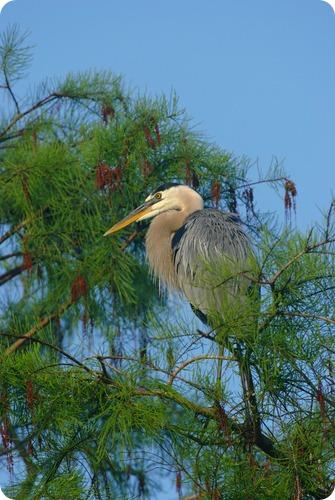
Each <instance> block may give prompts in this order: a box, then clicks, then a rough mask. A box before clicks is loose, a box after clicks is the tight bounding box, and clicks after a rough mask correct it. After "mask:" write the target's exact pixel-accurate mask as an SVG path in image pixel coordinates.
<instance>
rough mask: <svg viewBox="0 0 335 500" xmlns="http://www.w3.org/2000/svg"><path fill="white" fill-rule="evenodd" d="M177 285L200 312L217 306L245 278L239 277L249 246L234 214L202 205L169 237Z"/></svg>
mask: <svg viewBox="0 0 335 500" xmlns="http://www.w3.org/2000/svg"><path fill="white" fill-rule="evenodd" d="M172 250H173V256H174V266H175V271H176V275H177V280H178V286H179V288H180V289H181V290H182V291H183V292H184V294H185V295H186V297H187V298H188V300H189V301H190V302H191V304H193V306H194V307H196V308H198V309H200V311H202V312H204V313H208V312H210V311H211V310H220V307H221V306H222V303H223V301H224V300H226V299H227V296H231V297H236V296H237V294H238V293H239V291H240V289H241V288H247V286H248V285H249V281H248V280H246V279H245V278H241V272H243V266H245V263H246V261H247V259H248V257H249V256H250V254H251V253H252V252H251V248H250V244H249V241H248V238H247V236H246V234H245V233H244V231H243V229H242V225H241V222H240V220H239V218H238V216H237V215H236V214H231V213H223V212H220V211H219V210H215V209H204V210H200V211H198V212H195V213H193V214H191V215H190V216H189V217H188V218H187V219H186V221H185V224H184V226H183V227H182V228H181V229H179V230H178V231H177V232H176V233H175V236H174V238H173V239H172Z"/></svg>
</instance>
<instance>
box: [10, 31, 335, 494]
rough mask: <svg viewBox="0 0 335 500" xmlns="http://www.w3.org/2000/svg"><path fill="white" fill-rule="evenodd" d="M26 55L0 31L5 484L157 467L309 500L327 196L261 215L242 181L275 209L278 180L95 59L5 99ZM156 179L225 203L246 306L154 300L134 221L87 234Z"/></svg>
mask: <svg viewBox="0 0 335 500" xmlns="http://www.w3.org/2000/svg"><path fill="white" fill-rule="evenodd" d="M30 60H31V50H30V48H29V46H27V42H26V36H25V35H22V34H21V33H20V30H19V29H18V28H17V27H12V28H10V29H9V30H7V31H6V32H5V33H4V34H3V35H2V37H1V46H0V74H1V82H0V91H1V92H2V93H3V96H2V100H3V103H4V104H3V107H2V112H1V117H0V200H1V204H0V224H1V230H0V286H1V295H0V300H1V308H0V314H1V315H0V361H1V364H0V430H1V438H2V443H0V456H1V460H2V462H1V463H2V464H3V466H5V467H7V471H8V477H9V480H8V481H7V484H6V485H2V486H3V489H4V491H5V492H6V494H7V495H8V496H9V497H12V498H18V499H35V498H46V499H53V498H54V499H60V498H68V499H81V498H82V499H88V498H92V499H95V498H96V499H121V498H124V499H128V498H135V497H138V498H154V495H156V497H157V496H158V495H159V493H158V492H159V487H160V481H161V477H164V476H166V475H170V476H171V475H173V476H174V477H175V486H176V490H177V493H178V494H179V496H180V497H184V498H193V499H196V498H198V499H206V498H207V499H216V500H218V499H227V500H235V499H236V500H238V499H242V498H243V499H245V498H250V499H251V498H252V499H254V498H256V499H286V498H287V499H289V498H294V499H295V500H299V499H303V498H304V499H321V498H325V497H326V496H327V495H329V494H330V492H331V490H332V486H333V482H334V437H335V429H334V407H335V399H334V391H335V388H334V384H335V382H334V352H335V346H334V325H335V313H334V304H335V300H334V299H335V292H334V290H335V279H334V278H335V273H334V241H335V232H334V220H333V215H334V203H332V204H331V206H330V209H329V211H328V212H327V214H326V215H325V220H324V224H323V225H320V226H317V227H316V226H315V227H313V229H312V230H310V231H309V232H308V233H307V234H306V235H304V234H301V233H300V232H298V231H296V230H293V229H291V227H290V224H286V225H285V227H283V228H281V227H280V226H279V225H278V224H275V223H274V222H273V220H274V217H273V214H266V213H265V214H264V213H260V211H259V210H258V208H257V204H256V200H254V190H253V189H254V186H255V185H257V184H259V183H261V182H266V183H268V184H269V185H274V186H275V187H276V188H277V189H278V190H279V191H280V192H282V194H283V197H284V204H285V209H286V211H287V219H289V217H290V214H291V212H292V211H293V210H294V209H295V199H296V194H297V191H296V187H295V184H294V183H293V182H292V181H291V180H289V179H288V178H287V177H286V175H285V174H284V173H282V172H281V171H280V169H278V168H277V169H275V170H273V171H271V172H269V174H268V176H267V177H266V176H264V177H262V178H257V179H256V180H252V179H250V178H249V163H248V161H247V160H245V159H237V158H234V156H233V155H231V154H229V153H227V152H226V151H223V150H222V149H221V148H219V147H217V146H215V145H213V144H211V143H209V142H208V141H207V140H206V139H205V138H204V137H202V136H201V134H197V133H196V132H195V131H194V129H193V127H192V124H191V123H190V121H189V120H188V118H187V116H186V113H185V111H184V110H182V109H180V106H179V104H178V100H177V98H176V96H175V95H172V96H171V97H169V98H167V97H165V96H162V97H159V98H150V97H148V96H147V95H141V94H140V93H138V92H136V91H132V90H131V89H128V88H127V87H126V85H125V84H124V82H123V80H122V79H121V78H120V77H119V76H116V75H114V74H112V73H110V72H107V71H100V72H92V71H88V72H85V73H81V74H77V75H74V74H70V75H68V76H67V77H66V78H65V80H64V81H46V82H44V83H43V84H42V85H40V86H39V87H38V88H37V89H36V90H35V91H34V92H33V93H32V94H31V95H28V93H24V95H23V96H20V95H19V93H18V92H17V83H18V82H19V81H22V79H24V77H25V74H26V71H27V69H28V67H29V63H30ZM166 181H179V182H183V183H186V184H188V185H190V186H192V187H194V188H196V189H197V190H198V191H199V192H200V193H201V195H202V196H203V197H204V199H205V200H206V203H207V204H208V205H209V206H217V207H219V208H222V209H223V210H231V211H238V212H239V213H240V215H241V217H242V218H243V219H244V220H245V222H246V223H247V224H248V226H249V229H250V234H251V235H252V239H253V242H254V245H255V249H256V250H255V253H256V256H257V259H256V260H257V263H254V266H255V267H254V268H253V272H252V276H253V280H254V283H255V285H256V287H255V289H258V288H259V287H260V290H261V293H260V297H259V300H257V301H255V300H252V301H250V307H249V306H248V307H245V310H242V311H241V310H240V311H236V310H232V309H230V308H229V307H228V306H225V305H224V304H223V306H222V307H223V311H221V312H220V313H222V314H221V316H220V314H219V316H218V317H217V318H216V321H217V320H219V322H220V324H219V326H218V325H217V327H216V328H213V329H209V328H206V327H205V326H202V327H201V328H200V327H199V324H198V323H196V322H195V321H193V322H192V321H190V320H189V317H187V318H185V314H184V312H183V310H182V309H181V308H180V309H176V306H175V303H173V304H171V301H170V300H169V298H168V297H167V296H166V295H164V294H163V295H162V294H160V293H159V290H158V289H157V286H156V285H155V283H154V282H153V281H152V280H151V278H150V276H149V274H148V268H147V265H146V261H145V252H144V245H143V236H144V234H145V229H146V226H145V224H143V223H142V224H138V225H137V226H130V227H129V228H127V229H125V230H124V231H123V232H122V233H120V234H119V235H116V236H115V237H113V238H103V237H102V235H103V233H104V232H105V231H106V229H108V228H109V227H110V226H111V225H112V224H113V223H114V222H115V221H117V220H119V219H120V218H121V217H122V216H124V215H125V214H126V213H127V212H129V211H130V210H131V209H133V208H134V207H135V206H137V205H138V204H139V203H141V202H142V201H143V199H144V198H145V197H146V196H147V194H148V193H149V192H151V191H152V190H153V189H154V188H155V187H156V186H157V185H160V184H161V183H162V182H166ZM250 276H251V275H250ZM250 276H249V277H250ZM222 316H223V317H224V321H223V320H222ZM78 339H80V341H79V342H78ZM97 344H98V345H97ZM222 345H224V351H222V349H221V350H220V348H221V347H222ZM220 352H221V354H219V353H220ZM4 486H7V487H6V488H4ZM158 497H159V496H158Z"/></svg>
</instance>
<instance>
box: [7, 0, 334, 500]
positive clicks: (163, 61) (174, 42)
mask: <svg viewBox="0 0 335 500" xmlns="http://www.w3.org/2000/svg"><path fill="white" fill-rule="evenodd" d="M12 23H18V24H19V25H20V26H21V27H22V29H23V30H25V29H26V30H29V31H31V37H30V40H31V44H32V45H34V46H35V49H34V60H33V64H32V68H31V73H30V76H29V78H28V79H27V84H28V83H29V84H32V83H34V82H35V83H38V82H39V81H41V80H43V79H44V78H46V77H49V76H60V75H65V74H66V73H67V72H68V71H77V70H78V71H80V70H85V69H89V68H96V69H106V68H107V69H111V70H112V71H114V72H115V73H121V74H122V75H124V77H125V81H126V83H128V84H129V85H130V86H131V87H133V88H138V89H140V90H145V91H147V92H148V93H149V94H152V95H156V94H160V93H161V92H164V93H170V91H171V89H174V90H175V91H176V93H177V94H178V95H179V97H180V102H181V104H182V105H183V106H184V107H185V108H186V109H187V112H188V114H189V116H190V117H192V118H193V120H194V123H195V124H196V125H197V128H198V130H201V131H202V132H204V133H205V134H206V136H207V137H208V139H209V140H211V141H214V142H216V143H217V144H219V145H220V146H222V147H223V148H225V149H227V150H228V151H231V152H233V153H234V154H235V155H236V156H240V155H246V156H247V157H249V158H250V159H251V160H252V161H255V162H256V161H258V164H259V166H260V167H261V168H262V169H263V170H266V169H267V168H268V166H269V165H270V164H271V161H272V160H273V158H274V157H277V158H278V160H280V161H283V164H284V167H285V169H286V170H287V172H288V174H289V176H291V177H292V178H293V180H295V181H296V184H297V188H298V192H299V197H298V211H297V221H298V226H299V227H300V228H305V227H306V226H310V225H311V224H312V223H313V221H315V220H320V210H326V209H327V207H328V205H329V203H330V200H331V196H332V190H334V181H335V174H334V170H335V14H334V12H333V11H332V9H331V7H330V6H329V5H327V4H326V3H324V2H322V1H321V0H280V1H279V0H277V1H274V0H254V1H251V0H206V1H204V0H203V1H200V0H168V1H167V0H165V1H163V0H155V1H154V0H141V1H139V0H122V1H120V0H119V1H118V2H117V1H115V0H94V1H88V0H58V1H55V0H54V1H51V0H43V1H42V0H14V1H13V2H11V3H9V4H8V5H6V6H5V7H4V9H3V12H2V14H1V15H0V31H2V30H3V29H5V28H6V27H7V26H8V25H9V24H12ZM254 175H255V177H256V169H255V172H254ZM258 195H259V197H261V203H262V206H263V207H266V208H268V209H270V210H275V211H277V212H278V213H279V214H280V215H283V204H282V201H281V200H280V199H279V198H276V196H275V195H274V194H273V192H272V191H267V190H264V189H262V190H259V191H258ZM256 197H257V192H256ZM161 498H163V497H161ZM168 498H172V497H168Z"/></svg>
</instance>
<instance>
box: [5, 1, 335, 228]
mask: <svg viewBox="0 0 335 500" xmlns="http://www.w3.org/2000/svg"><path fill="white" fill-rule="evenodd" d="M14 22H15V23H18V24H19V25H21V26H22V28H24V29H28V30H30V31H31V43H32V44H33V45H35V57H34V62H33V65H32V70H31V75H30V78H29V82H30V83H31V82H36V83H37V82H38V81H40V80H42V79H44V78H45V77H47V76H59V75H63V74H66V72H68V71H76V70H84V69H87V68H97V69H103V68H108V69H112V70H113V71H115V72H116V73H121V74H122V75H124V77H125V80H126V82H127V83H128V84H129V85H130V86H131V87H134V88H139V89H140V90H146V91H147V92H148V93H150V94H154V95H155V94H159V93H161V92H166V93H169V92H170V91H171V89H175V91H176V92H177V94H178V95H179V96H180V102H181V104H182V105H183V106H185V108H186V109H187V111H188V114H189V115H190V116H191V117H192V118H193V120H194V123H195V124H196V125H197V128H198V129H199V130H201V131H203V132H204V133H205V134H206V135H207V137H208V138H209V139H210V140H212V141H214V142H216V143H218V144H219V145H221V146H222V147H224V148H225V149H227V150H229V151H231V152H233V153H234V154H235V155H237V156H240V155H246V156H248V157H249V158H250V159H251V160H252V161H255V162H256V161H257V160H258V164H259V166H260V167H261V168H262V169H263V170H266V169H267V167H268V166H269V165H270V164H271V161H272V159H273V157H276V158H277V159H278V160H279V161H283V164H284V166H285V168H286V170H287V172H288V173H289V175H290V176H291V177H292V178H293V179H294V180H295V181H296V183H297V187H298V191H299V198H298V214H297V221H298V226H299V227H300V228H305V227H306V226H309V225H310V224H312V223H313V221H314V220H316V219H320V209H321V210H325V209H326V208H327V207H328V204H329V202H330V199H331V195H332V189H333V185H334V180H335V174H334V169H335V136H334V133H335V123H334V121H335V99H334V96H335V93H334V89H335V59H334V57H335V14H334V12H333V11H332V9H331V7H330V6H329V5H327V4H326V3H325V2H322V1H321V0H280V1H274V0H255V1H251V0H210V1H206V2H205V1H200V0H169V1H163V0H155V1H154V0H141V1H138V0H137V1H135V0H122V2H121V1H118V2H116V1H114V0H95V1H94V2H93V1H88V0H58V1H51V0H43V2H42V1H41V0H14V1H13V2H11V3H9V4H7V5H6V6H5V7H4V10H3V12H2V14H1V16H0V30H1V29H3V28H5V27H6V26H7V25H8V24H10V23H14ZM255 176H256V171H255ZM258 194H259V197H260V198H261V199H262V200H261V201H262V206H265V207H267V208H269V209H271V210H272V209H273V210H275V211H278V213H279V214H280V215H282V213H283V209H282V202H281V200H280V199H279V198H276V196H275V195H274V194H273V192H272V191H268V190H260V191H259V193H258ZM256 196H257V193H256Z"/></svg>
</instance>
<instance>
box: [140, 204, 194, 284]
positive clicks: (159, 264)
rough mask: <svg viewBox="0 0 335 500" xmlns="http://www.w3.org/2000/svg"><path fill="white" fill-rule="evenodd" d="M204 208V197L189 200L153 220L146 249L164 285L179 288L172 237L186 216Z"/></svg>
mask: <svg viewBox="0 0 335 500" xmlns="http://www.w3.org/2000/svg"><path fill="white" fill-rule="evenodd" d="M202 208H203V201H202V198H201V197H200V196H199V197H197V198H196V199H194V198H192V199H190V200H187V204H186V203H185V205H183V206H182V207H181V210H169V211H167V212H163V213H162V214H159V215H157V216H156V217H155V218H154V219H153V220H152V222H151V224H150V226H149V229H148V231H147V234H146V242H145V245H146V250H147V252H146V253H147V258H148V261H149V266H150V269H151V271H152V273H153V274H154V276H156V277H157V278H159V280H160V284H161V282H163V284H164V285H167V286H168V287H171V288H177V287H178V285H177V282H176V276H175V269H174V266H173V258H172V248H171V238H172V236H173V234H174V233H175V232H176V231H177V230H178V229H179V228H181V227H182V225H183V224H184V222H185V219H186V217H188V216H189V215H190V214H192V213H193V212H196V211H197V210H201V209H202Z"/></svg>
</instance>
